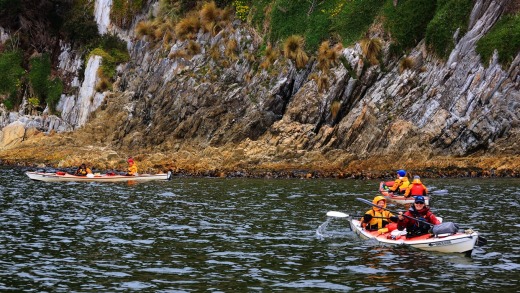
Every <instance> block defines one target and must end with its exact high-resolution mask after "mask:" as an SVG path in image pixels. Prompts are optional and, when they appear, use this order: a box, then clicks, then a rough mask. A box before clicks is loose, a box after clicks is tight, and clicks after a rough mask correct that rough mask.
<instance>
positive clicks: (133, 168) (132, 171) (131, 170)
mask: <svg viewBox="0 0 520 293" xmlns="http://www.w3.org/2000/svg"><path fill="white" fill-rule="evenodd" d="M126 175H127V176H137V175H138V174H137V165H136V164H135V162H134V159H132V158H129V159H128V173H126Z"/></svg>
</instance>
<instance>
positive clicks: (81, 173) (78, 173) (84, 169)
mask: <svg viewBox="0 0 520 293" xmlns="http://www.w3.org/2000/svg"><path fill="white" fill-rule="evenodd" d="M87 174H92V170H90V169H89V168H87V166H86V165H85V164H81V165H80V166H79V167H78V169H77V170H76V172H75V173H74V175H76V176H87Z"/></svg>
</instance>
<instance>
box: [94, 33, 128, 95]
mask: <svg viewBox="0 0 520 293" xmlns="http://www.w3.org/2000/svg"><path fill="white" fill-rule="evenodd" d="M92 55H98V56H101V57H102V58H103V62H102V64H101V78H107V79H114V78H115V76H116V73H117V72H116V67H117V65H118V64H121V63H124V62H127V61H128V60H130V55H129V54H128V51H127V49H126V43H125V42H124V41H122V40H120V39H119V38H118V37H117V36H115V35H112V34H106V35H103V36H102V37H101V38H100V41H99V44H98V47H97V48H95V49H94V50H92V51H91V52H90V54H89V55H88V56H87V58H86V61H88V60H89V59H90V56H92ZM106 88H108V87H106Z"/></svg>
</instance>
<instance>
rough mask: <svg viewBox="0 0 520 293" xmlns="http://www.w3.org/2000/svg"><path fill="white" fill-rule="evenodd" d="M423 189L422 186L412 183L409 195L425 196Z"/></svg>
mask: <svg viewBox="0 0 520 293" xmlns="http://www.w3.org/2000/svg"><path fill="white" fill-rule="evenodd" d="M424 191H425V188H424V185H422V184H417V183H413V184H412V188H411V189H410V195H412V196H417V195H425V192H424Z"/></svg>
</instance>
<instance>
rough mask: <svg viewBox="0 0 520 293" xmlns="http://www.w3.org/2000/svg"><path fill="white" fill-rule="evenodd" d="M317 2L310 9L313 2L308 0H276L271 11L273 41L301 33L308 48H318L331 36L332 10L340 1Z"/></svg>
mask: <svg viewBox="0 0 520 293" xmlns="http://www.w3.org/2000/svg"><path fill="white" fill-rule="evenodd" d="M317 2H318V5H317V6H316V7H315V8H314V10H312V11H310V8H311V6H310V5H311V4H310V2H309V1H306V0H277V1H275V2H274V3H273V7H272V11H271V27H270V28H271V35H270V40H271V42H273V43H276V42H277V41H279V40H284V39H286V38H288V37H289V36H292V35H301V36H304V38H305V44H306V48H307V49H308V50H310V51H315V50H317V49H318V47H319V45H320V43H321V42H322V41H323V40H325V39H328V37H329V34H330V32H331V27H332V20H331V13H330V12H331V11H332V10H333V8H334V7H335V5H336V3H337V2H338V1H317ZM309 12H310V13H309Z"/></svg>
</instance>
